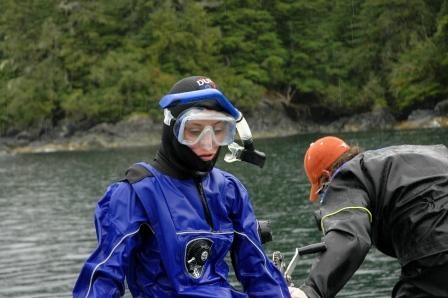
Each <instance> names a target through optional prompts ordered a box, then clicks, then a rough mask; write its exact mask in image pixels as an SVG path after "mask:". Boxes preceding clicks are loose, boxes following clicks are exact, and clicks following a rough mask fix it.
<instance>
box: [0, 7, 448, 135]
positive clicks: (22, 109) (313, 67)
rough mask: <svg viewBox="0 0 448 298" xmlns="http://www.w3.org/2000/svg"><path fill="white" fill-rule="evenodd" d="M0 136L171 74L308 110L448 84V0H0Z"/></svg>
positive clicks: (425, 103)
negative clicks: (210, 81) (204, 79)
mask: <svg viewBox="0 0 448 298" xmlns="http://www.w3.org/2000/svg"><path fill="white" fill-rule="evenodd" d="M1 6H2V7H1V11H0V136H13V135H16V134H18V133H20V132H22V131H27V130H28V131H32V133H33V134H36V135H39V134H42V133H43V132H45V131H48V130H51V129H53V128H55V127H60V126H64V125H65V126H67V125H70V126H71V127H74V128H75V129H79V130H82V129H88V128H90V127H93V126H95V125H97V124H98V123H103V122H106V123H117V122H119V121H121V120H124V119H127V118H129V117H134V116H135V115H139V114H149V117H150V118H152V119H154V120H160V117H161V113H160V111H159V108H158V100H159V98H160V97H161V96H162V95H163V94H164V92H166V90H168V89H169V87H170V86H171V85H172V84H173V83H174V82H175V81H177V80H178V79H179V78H181V77H183V76H186V75H193V74H203V75H207V76H210V77H212V78H213V79H214V80H215V81H216V82H218V84H219V86H220V88H221V89H222V90H223V91H224V92H225V94H226V95H227V96H228V97H229V98H230V99H232V101H234V102H235V103H236V104H237V105H238V106H239V107H240V108H241V110H243V112H245V113H247V114H249V115H250V113H251V110H252V109H253V108H254V107H256V106H257V105H259V103H260V101H261V100H262V98H269V99H270V100H271V101H278V102H281V104H283V105H284V106H286V107H287V108H291V109H292V110H294V111H299V112H300V113H301V116H302V117H308V118H309V119H311V120H313V121H319V120H326V121H329V120H334V119H337V118H340V117H346V116H350V115H353V114H360V113H365V112H372V111H376V110H388V111H391V112H392V113H393V116H394V117H396V119H404V118H406V117H407V116H408V114H409V113H410V112H411V111H412V110H415V109H417V108H418V109H432V108H433V107H434V106H435V105H436V104H437V103H438V102H441V101H443V100H445V99H447V98H448V1H447V0H426V1H424V0H409V1H408V0H370V1H369V0H351V1H348V0H347V1H325V0H316V1H293V0H289V1H286V0H283V1H280V0H278V1H273V0H272V1H263V0H262V1H260V0H258V1H255V0H253V1H237V0H235V1H233V0H232V1H231V0H229V1H224V0H223V1H219V0H215V1H212V0H210V1H192V0H191V1H182V0H178V1H170V0H167V1H143V0H120V1H118V0H98V1H68V0H65V1H64V0H58V1H56V0H52V1H51V0H39V1H33V0H24V1H15V0H3V1H2V5H1Z"/></svg>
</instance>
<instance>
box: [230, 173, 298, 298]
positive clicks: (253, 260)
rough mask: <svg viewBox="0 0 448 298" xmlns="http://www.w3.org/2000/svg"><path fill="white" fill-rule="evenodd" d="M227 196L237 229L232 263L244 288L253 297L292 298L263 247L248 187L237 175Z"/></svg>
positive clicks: (232, 180)
mask: <svg viewBox="0 0 448 298" xmlns="http://www.w3.org/2000/svg"><path fill="white" fill-rule="evenodd" d="M227 196H228V198H229V200H230V202H231V206H230V209H231V210H232V211H231V216H232V219H233V224H234V230H235V235H234V242H233V245H232V251H231V258H232V264H233V267H234V269H235V274H236V277H237V279H238V280H239V281H240V282H241V284H242V286H243V288H244V291H245V292H246V293H247V294H248V295H249V297H259V298H264V297H265V298H268V297H269V298H275V297H290V294H289V291H288V286H287V284H286V281H285V279H284V278H283V276H282V274H281V273H280V271H279V270H278V269H277V268H276V267H275V266H274V265H273V264H272V262H271V261H270V260H269V258H268V257H267V256H266V254H265V252H264V250H263V247H262V245H261V240H260V238H259V235H258V226H257V220H256V218H255V215H254V210H253V207H252V204H251V202H250V199H249V196H248V193H247V191H246V189H245V188H244V186H243V185H242V184H241V183H240V182H239V181H238V180H236V179H235V178H233V179H230V181H229V183H228V187H227Z"/></svg>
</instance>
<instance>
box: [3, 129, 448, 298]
mask: <svg viewBox="0 0 448 298" xmlns="http://www.w3.org/2000/svg"><path fill="white" fill-rule="evenodd" d="M341 136H342V137H344V138H345V139H346V140H347V141H348V142H350V143H357V144H359V145H361V146H362V147H364V148H366V149H370V148H378V147H383V146H387V145H392V144H403V143H412V144H429V143H445V142H446V141H445V140H447V139H448V138H447V137H448V131H447V130H446V129H445V130H443V129H440V130H425V131H405V132H369V133H354V134H341ZM317 137H319V135H316V134H314V135H311V134H310V135H301V136H293V137H287V138H281V139H267V140H258V141H257V145H258V148H257V149H259V150H261V151H264V152H265V153H266V154H267V156H268V160H267V162H266V165H265V167H264V168H263V169H258V168H256V167H254V166H251V165H243V164H241V163H236V164H225V163H224V162H221V161H220V162H218V166H219V167H221V168H224V169H226V170H229V171H230V172H232V173H234V174H236V175H237V176H238V177H240V179H241V180H242V181H243V182H244V184H245V185H246V187H247V188H248V190H249V192H250V194H251V197H252V200H253V202H254V206H255V209H256V213H257V216H258V217H259V218H264V219H269V220H271V222H272V229H273V233H274V241H273V242H271V243H268V244H266V246H265V248H266V251H267V252H268V253H269V254H271V253H272V251H274V250H280V251H282V252H283V253H284V254H285V257H286V259H287V260H289V259H290V258H291V257H292V254H293V252H294V248H295V247H298V246H303V245H307V244H310V243H313V242H317V241H319V239H320V234H319V233H318V232H317V230H316V228H315V223H314V219H313V217H312V211H313V206H312V205H311V204H309V203H308V202H307V200H306V198H307V193H308V183H307V180H306V177H305V175H304V173H303V171H302V158H303V154H304V152H305V149H306V147H307V146H308V144H309V143H310V142H311V141H312V140H314V139H315V138H317ZM155 149H156V148H136V149H123V150H107V151H93V152H65V153H49V154H26V155H16V156H0V297H71V289H72V287H73V284H74V282H75V280H76V278H77V274H78V272H79V269H80V267H81V265H82V263H83V262H84V260H85V258H86V257H87V255H88V254H89V253H90V252H91V250H92V249H93V248H94V247H95V245H96V239H95V232H94V228H93V221H92V218H93V209H94V207H95V203H96V201H97V200H98V198H99V197H100V196H101V195H102V193H103V191H104V190H105V188H106V186H107V185H108V184H109V183H111V182H112V181H116V180H119V179H121V178H122V175H123V173H124V170H125V169H126V168H127V167H128V166H129V165H131V164H133V163H135V162H137V161H140V160H149V159H150V158H151V157H152V156H153V154H154V152H155ZM311 262H312V257H310V256H309V257H304V258H303V259H301V260H300V263H299V265H298V266H297V268H296V271H295V275H294V276H293V278H294V279H295V280H296V281H297V282H299V281H300V280H302V279H303V278H304V276H305V274H306V270H307V269H308V268H309V266H310V265H311ZM398 275H399V269H398V265H397V264H396V263H395V262H394V260H393V259H391V258H388V257H385V256H384V255H382V254H381V253H379V252H377V251H376V250H374V249H373V250H372V251H371V252H370V253H369V255H368V256H367V259H366V260H365V262H364V263H363V265H362V266H361V268H360V270H359V271H358V272H357V273H356V274H355V276H354V277H353V279H352V280H351V281H350V282H349V284H348V285H347V286H346V287H345V288H344V290H343V291H342V292H341V293H340V294H339V295H338V297H390V290H391V288H392V286H393V284H394V281H395V280H396V279H397V278H398Z"/></svg>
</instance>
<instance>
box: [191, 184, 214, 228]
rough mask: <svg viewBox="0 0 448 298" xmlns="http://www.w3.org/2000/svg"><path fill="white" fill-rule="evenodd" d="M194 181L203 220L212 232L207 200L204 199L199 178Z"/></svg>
mask: <svg viewBox="0 0 448 298" xmlns="http://www.w3.org/2000/svg"><path fill="white" fill-rule="evenodd" d="M194 180H195V182H196V188H197V189H198V192H199V197H200V198H201V203H202V207H203V208H204V214H205V220H206V221H207V223H208V224H209V226H210V228H211V229H212V230H213V221H212V215H211V213H210V208H209V207H208V203H207V198H206V197H205V192H204V187H203V186H202V180H201V177H198V178H195V179H194Z"/></svg>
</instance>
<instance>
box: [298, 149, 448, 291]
mask: <svg viewBox="0 0 448 298" xmlns="http://www.w3.org/2000/svg"><path fill="white" fill-rule="evenodd" d="M320 204H321V206H320V208H319V210H318V211H317V212H316V217H317V219H318V222H319V225H320V228H321V229H322V231H323V233H324V238H323V240H324V241H325V243H326V244H327V251H326V252H324V253H322V254H321V255H320V256H319V257H318V258H317V259H316V261H315V262H314V264H313V266H312V268H311V270H310V273H309V276H308V278H307V280H306V281H305V284H304V285H302V286H301V287H300V288H301V289H302V290H303V291H304V292H305V293H306V294H307V295H308V296H309V297H334V296H335V295H336V293H337V292H338V291H339V290H340V289H341V288H342V287H343V286H344V285H345V283H346V282H347V281H348V280H349V279H350V277H351V276H352V275H353V273H354V272H355V271H356V270H357V269H358V267H359V266H360V265H361V264H362V262H363V260H364V258H365V256H366V254H367V252H368V251H369V249H370V247H371V245H375V246H376V248H377V249H378V250H379V251H381V252H383V253H384V254H386V255H388V256H391V257H394V258H396V259H397V260H398V262H399V263H400V265H401V267H402V272H401V277H400V280H399V281H398V283H397V284H396V285H395V287H394V290H393V293H392V296H394V297H448V284H447V282H446V281H447V280H448V277H447V276H448V149H447V148H446V147H445V146H443V145H434V146H416V145H402V146H392V147H386V148H383V149H378V150H371V151H366V152H363V153H361V154H359V155H357V156H356V157H354V158H353V159H351V160H350V161H348V162H346V163H344V164H343V165H342V166H341V167H340V168H339V169H337V170H336V171H335V172H334V174H333V176H332V178H331V179H330V182H329V183H328V185H327V186H326V188H325V190H324V192H323V193H322V195H321V203H320Z"/></svg>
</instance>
